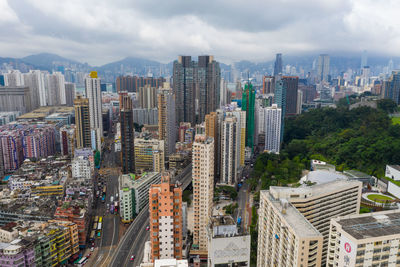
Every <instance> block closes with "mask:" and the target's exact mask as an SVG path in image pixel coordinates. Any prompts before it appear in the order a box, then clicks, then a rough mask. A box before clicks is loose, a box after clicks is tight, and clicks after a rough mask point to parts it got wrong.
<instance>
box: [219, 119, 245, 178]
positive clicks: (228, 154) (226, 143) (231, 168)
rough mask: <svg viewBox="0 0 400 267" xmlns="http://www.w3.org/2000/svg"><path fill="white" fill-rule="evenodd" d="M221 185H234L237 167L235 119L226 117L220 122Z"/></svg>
mask: <svg viewBox="0 0 400 267" xmlns="http://www.w3.org/2000/svg"><path fill="white" fill-rule="evenodd" d="M221 130H222V131H221V179H220V183H221V184H227V185H235V183H236V182H237V170H238V167H239V162H238V158H240V157H238V153H239V147H238V146H237V137H238V134H237V130H238V127H237V119H236V117H234V116H227V117H225V120H224V121H223V122H222V129H221Z"/></svg>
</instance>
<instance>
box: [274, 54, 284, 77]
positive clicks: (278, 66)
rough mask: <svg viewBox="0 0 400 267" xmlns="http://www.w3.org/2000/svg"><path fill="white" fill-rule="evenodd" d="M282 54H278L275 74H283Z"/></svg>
mask: <svg viewBox="0 0 400 267" xmlns="http://www.w3.org/2000/svg"><path fill="white" fill-rule="evenodd" d="M282 66H283V65H282V54H280V53H279V54H276V58H275V65H274V76H277V75H281V74H282Z"/></svg>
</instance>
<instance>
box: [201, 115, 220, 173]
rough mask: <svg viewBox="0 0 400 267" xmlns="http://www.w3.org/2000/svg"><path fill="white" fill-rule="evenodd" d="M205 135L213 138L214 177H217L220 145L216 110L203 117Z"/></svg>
mask: <svg viewBox="0 0 400 267" xmlns="http://www.w3.org/2000/svg"><path fill="white" fill-rule="evenodd" d="M204 123H205V127H206V135H207V136H210V137H212V138H213V139H214V177H215V179H218V178H219V168H218V166H219V164H218V163H219V161H220V153H219V152H220V147H219V129H218V126H219V124H218V115H217V113H216V112H211V113H210V114H207V115H206V117H205V121H204Z"/></svg>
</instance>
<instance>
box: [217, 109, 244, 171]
mask: <svg viewBox="0 0 400 267" xmlns="http://www.w3.org/2000/svg"><path fill="white" fill-rule="evenodd" d="M225 115H226V116H229V115H233V116H235V117H236V119H237V131H236V132H237V137H236V141H237V148H238V149H239V154H238V162H239V164H240V166H244V160H245V148H246V111H243V110H241V109H240V108H236V109H234V110H232V111H227V112H226V113H225ZM221 120H222V119H221ZM221 123H222V122H221Z"/></svg>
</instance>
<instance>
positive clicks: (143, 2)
mask: <svg viewBox="0 0 400 267" xmlns="http://www.w3.org/2000/svg"><path fill="white" fill-rule="evenodd" d="M364 49H366V50H368V52H369V53H382V54H384V55H390V56H399V55H400V1H399V0H259V1H256V0H241V1H238V0H8V1H7V0H0V56H2V57H23V56H27V55H30V54H34V53H41V52H49V53H56V54H59V55H61V56H64V57H67V58H71V59H75V60H78V61H81V62H88V63H89V64H92V65H100V64H104V63H108V62H111V61H114V60H119V59H122V58H124V57H127V56H135V57H142V58H148V59H153V60H159V61H162V62H169V61H171V60H173V59H175V58H176V57H177V55H180V54H188V55H198V54H212V55H215V57H216V58H217V60H220V61H222V62H226V63H230V62H232V61H237V60H243V59H244V60H253V61H264V60H270V59H272V58H273V57H274V54H275V53H278V52H281V53H284V54H291V55H301V54H304V53H307V54H310V53H316V54H317V53H320V52H328V53H329V52H332V51H343V52H356V53H360V52H361V51H362V50H364Z"/></svg>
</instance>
